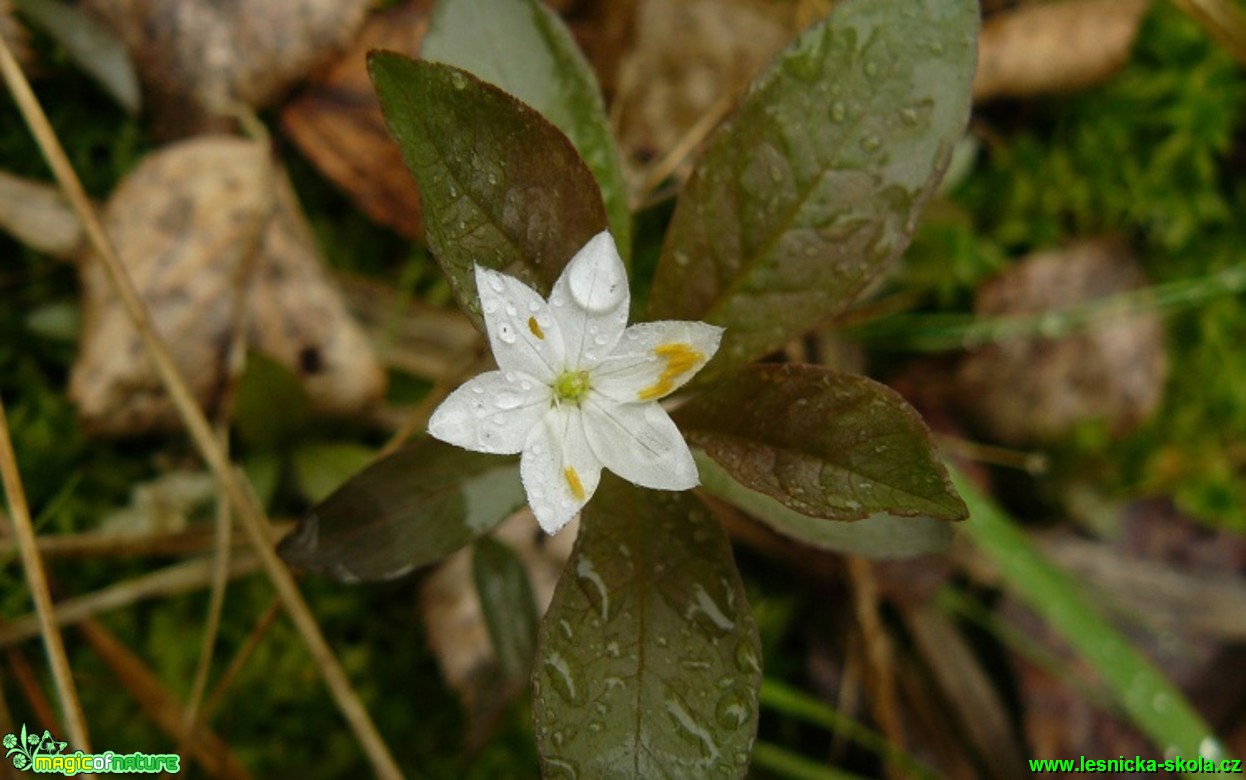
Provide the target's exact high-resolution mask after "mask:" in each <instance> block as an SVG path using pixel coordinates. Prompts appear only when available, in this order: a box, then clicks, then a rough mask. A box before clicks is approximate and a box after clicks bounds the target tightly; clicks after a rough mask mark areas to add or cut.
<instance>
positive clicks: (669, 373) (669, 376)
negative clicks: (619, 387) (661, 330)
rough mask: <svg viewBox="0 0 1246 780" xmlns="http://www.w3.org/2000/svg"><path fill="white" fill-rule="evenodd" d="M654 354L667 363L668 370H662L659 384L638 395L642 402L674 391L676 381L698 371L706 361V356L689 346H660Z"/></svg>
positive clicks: (654, 384)
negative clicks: (698, 367)
mask: <svg viewBox="0 0 1246 780" xmlns="http://www.w3.org/2000/svg"><path fill="white" fill-rule="evenodd" d="M653 354H654V355H657V356H658V357H660V358H662V359H663V360H665V361H666V368H665V369H663V370H662V375H661V376H659V377H658V381H657V382H655V383H653V384H652V385H650V386H649V387H646V388H645V389H644V390H641V391H640V392H639V393H638V394H637V396H636V397H637V399H638V400H640V401H652V400H653V399H655V398H661V397H662V396H664V395H666V394H667V393H669V392H670V391H671V390H674V389H675V380H676V379H678V378H679V377H680V376H682V375H684V374H686V373H688V372H689V371H692V370H694V369H696V367H697V366H698V365H699V364H700V363H701V361H702V360H704V359H705V356H704V355H702V354H701V353H700V352H697V351H696V350H694V349H693V348H692V347H690V346H688V345H687V344H660V345H658V346H657V347H654V349H653Z"/></svg>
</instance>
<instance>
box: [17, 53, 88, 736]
mask: <svg viewBox="0 0 1246 780" xmlns="http://www.w3.org/2000/svg"><path fill="white" fill-rule="evenodd" d="M5 54H6V55H7V54H8V51H7V50H5ZM0 476H2V477H3V479H4V492H5V495H6V496H8V499H9V519H11V520H12V521H13V532H14V534H15V535H16V536H17V546H18V550H19V551H20V552H21V555H22V569H23V570H24V571H25V572H26V582H27V583H28V584H29V585H30V595H31V598H32V599H34V602H35V613H36V615H37V616H38V620H39V633H41V634H42V635H43V647H44V649H45V650H46V651H47V654H48V663H49V664H50V665H51V667H52V679H53V680H54V681H55V683H56V696H57V698H58V699H59V700H60V705H61V712H62V713H64V716H65V725H66V728H67V729H68V733H69V739H70V740H71V741H72V742H73V745H74V747H75V748H77V749H78V750H81V751H83V752H84V753H89V752H90V751H91V742H90V739H89V737H88V734H87V719H86V715H85V714H84V713H83V712H82V702H80V701H78V690H77V688H75V687H74V676H73V673H72V672H70V670H69V657H68V656H66V655H65V643H64V642H63V641H62V639H61V633H60V631H58V630H57V628H56V624H55V623H54V622H53V619H52V614H53V608H52V594H51V592H50V591H49V590H48V577H47V573H46V572H44V570H43V559H42V558H40V557H39V550H38V549H37V547H36V545H35V529H34V526H33V525H31V522H30V507H29V506H27V504H26V491H25V489H24V488H23V487H22V477H21V475H20V474H19V473H18V471H17V455H16V454H15V453H14V452H13V441H12V439H10V437H9V420H8V417H7V415H5V413H4V401H3V400H0Z"/></svg>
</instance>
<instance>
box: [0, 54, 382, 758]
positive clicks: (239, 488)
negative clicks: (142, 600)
mask: <svg viewBox="0 0 1246 780" xmlns="http://www.w3.org/2000/svg"><path fill="white" fill-rule="evenodd" d="M0 71H3V76H4V79H5V82H6V83H7V84H8V86H9V90H10V92H12V94H13V98H14V102H15V103H16V104H17V106H18V108H19V110H20V111H21V113H22V116H23V118H24V119H25V120H26V123H27V125H28V126H29V127H30V130H31V133H32V135H33V136H34V138H35V141H36V142H37V143H38V145H39V148H40V150H41V151H42V153H43V156H44V157H45V158H46V160H47V162H48V164H49V166H50V167H51V168H52V173H53V175H54V176H55V178H56V180H57V183H58V184H59V185H60V186H61V188H62V190H63V191H64V193H65V196H66V197H67V198H68V199H69V201H70V203H71V204H73V207H74V210H75V211H76V212H77V214H78V217H79V219H81V220H82V223H83V226H84V228H85V229H86V233H87V238H88V240H89V241H90V243H91V247H92V249H93V250H94V251H95V253H96V255H97V256H98V257H99V259H100V261H101V262H103V263H104V267H105V270H106V272H107V275H108V278H109V280H110V283H111V284H112V286H113V289H114V291H115V292H116V293H117V295H118V297H119V298H120V299H121V302H122V305H123V306H124V307H125V310H126V312H127V314H128V315H129V316H130V318H131V320H132V321H133V324H134V326H135V328H136V330H137V331H138V332H139V335H140V336H141V337H142V340H143V344H144V346H145V348H146V351H147V354H148V356H149V357H150V359H151V360H152V363H153V364H154V365H155V367H156V370H157V373H158V374H159V375H160V379H161V382H162V384H163V385H164V388H165V391H166V392H167V393H168V394H169V397H170V399H171V401H172V403H173V404H174V406H175V407H176V408H177V410H178V414H179V416H180V418H181V420H182V422H183V424H184V425H185V426H186V429H187V431H188V433H189V434H190V437H191V439H192V440H193V441H194V443H195V446H196V448H197V449H198V450H199V452H200V454H201V455H202V456H203V458H204V460H205V461H206V462H207V464H208V466H209V467H210V468H211V469H212V472H213V474H214V475H215V476H216V478H217V480H218V481H219V482H220V484H221V488H222V490H223V491H224V492H225V495H226V496H227V497H228V499H229V502H230V504H231V505H232V506H233V508H234V511H235V512H237V514H238V519H239V521H240V522H241V524H242V526H243V528H244V529H245V530H246V533H247V535H248V537H249V538H250V539H251V543H252V545H253V546H254V548H255V550H256V553H257V554H258V555H259V558H260V562H261V563H262V565H263V568H264V571H265V573H266V574H267V575H268V577H269V579H270V580H271V581H272V583H273V586H274V587H275V588H276V590H277V594H278V595H279V596H280V597H281V601H282V604H283V605H284V606H285V608H286V611H287V612H288V613H289V615H290V619H291V620H292V621H293V623H294V625H295V628H296V629H297V631H298V633H299V635H300V636H301V637H302V639H303V641H304V643H306V645H307V647H308V650H309V652H310V653H311V655H312V658H313V659H314V660H315V662H316V665H317V667H318V668H319V669H320V672H321V676H322V677H323V678H324V681H325V685H326V686H327V687H328V688H329V692H330V694H331V695H332V696H333V699H334V702H335V703H336V704H337V707H338V709H339V710H340V711H341V713H342V715H343V717H344V718H345V719H346V722H347V724H348V725H349V726H350V728H351V730H352V732H353V733H354V735H355V738H356V739H357V740H358V741H359V744H360V747H361V748H362V750H363V751H364V753H365V754H366V755H367V757H368V760H369V761H370V762H371V764H372V767H373V769H374V771H375V772H376V773H377V775H378V776H380V777H383V778H398V777H402V771H401V770H400V769H399V768H398V764H397V763H396V762H395V761H394V758H393V755H392V754H391V753H390V751H389V748H388V747H387V746H386V745H385V742H384V740H383V739H382V738H381V735H380V732H378V731H377V728H376V725H375V724H374V723H373V722H372V719H371V717H370V716H369V715H368V712H367V710H366V709H365V708H364V706H363V702H362V701H361V700H360V699H359V696H358V694H357V693H355V690H354V688H352V687H351V684H350V680H349V679H348V678H347V677H346V672H345V671H344V670H343V669H342V666H341V664H340V663H339V662H338V660H337V657H336V656H335V655H334V653H333V649H332V648H331V647H330V646H329V643H328V642H327V641H326V640H325V638H324V635H323V634H322V633H321V631H320V626H319V624H318V623H317V622H316V618H315V616H314V615H312V612H311V609H310V608H309V607H308V606H307V602H306V601H304V600H303V596H302V593H301V592H300V591H299V589H298V584H297V583H296V582H295V580H294V576H293V575H292V574H291V572H290V570H289V569H288V568H287V567H286V566H285V564H284V563H283V562H282V561H281V559H280V558H278V557H277V553H276V550H275V549H274V545H273V540H272V538H271V536H270V534H271V531H270V529H269V527H268V525H267V521H266V519H265V518H264V516H263V512H262V510H261V509H260V508H259V507H258V506H257V502H256V501H255V500H254V497H253V495H252V494H251V492H250V491H249V490H248V489H247V487H246V486H244V484H243V483H242V481H241V480H239V478H238V475H237V474H236V473H235V471H234V470H233V468H232V464H231V463H230V461H229V459H228V457H227V456H226V455H225V453H224V452H222V450H221V448H220V446H219V444H218V442H217V441H216V438H215V436H214V434H213V431H212V426H211V425H210V424H209V422H208V420H207V418H206V417H205V416H204V414H203V411H202V410H201V409H200V408H199V406H198V404H196V402H195V399H194V396H193V394H192V393H191V390H190V388H189V386H188V385H187V383H186V380H185V378H184V377H183V376H182V374H181V372H180V371H179V370H178V368H177V365H176V363H175V362H174V360H173V356H172V353H171V352H170V350H169V347H168V345H167V344H166V343H165V341H164V339H163V338H162V337H161V336H160V334H159V333H158V332H157V331H156V328H155V324H154V322H153V320H152V317H151V313H150V311H148V309H147V306H146V304H145V303H144V302H143V299H142V297H141V296H140V295H139V293H138V290H137V289H136V287H135V284H134V281H133V279H132V278H131V277H130V274H129V272H128V271H127V270H126V267H125V265H124V264H123V263H122V262H121V259H120V258H119V257H118V256H117V252H116V250H115V248H114V247H113V245H112V242H111V241H110V240H109V238H108V235H107V234H106V233H105V231H104V227H103V224H102V223H101V222H100V219H99V217H98V215H97V214H96V213H95V209H94V207H93V206H92V205H91V201H90V200H89V199H88V198H87V195H86V192H85V191H84V190H83V188H82V183H81V182H80V181H79V180H78V177H77V175H76V174H75V173H74V170H73V167H72V166H71V165H70V163H69V159H68V158H67V157H66V155H65V152H64V150H63V149H62V148H61V145H60V142H59V140H58V139H57V137H56V134H55V132H54V131H53V130H52V126H51V124H50V123H49V122H48V119H47V116H46V114H44V112H43V109H42V107H41V106H40V105H39V102H38V100H37V99H36V98H35V96H34V93H33V92H32V91H31V89H30V84H29V82H28V81H27V80H26V77H25V74H23V73H22V71H21V68H20V67H19V66H18V64H17V62H16V61H15V60H14V59H13V56H12V54H11V53H10V51H9V49H8V46H7V45H5V44H4V43H3V41H0Z"/></svg>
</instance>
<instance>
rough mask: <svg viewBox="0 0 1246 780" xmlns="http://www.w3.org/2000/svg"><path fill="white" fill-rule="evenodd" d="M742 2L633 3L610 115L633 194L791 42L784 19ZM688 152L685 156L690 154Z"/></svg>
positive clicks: (662, 0)
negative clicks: (631, 32) (630, 41)
mask: <svg viewBox="0 0 1246 780" xmlns="http://www.w3.org/2000/svg"><path fill="white" fill-rule="evenodd" d="M777 5H781V4H768V5H763V4H760V3H756V2H750V1H749V0H639V2H638V8H637V11H636V30H635V45H634V47H633V48H632V50H631V51H630V52H629V53H628V54H627V55H625V56H624V58H623V61H622V63H621V64H620V66H619V88H618V94H617V96H616V103H615V106H614V108H613V113H614V115H615V116H616V117H617V118H618V122H617V125H618V136H619V142H620V146H621V147H622V150H623V159H624V167H625V174H626V175H627V178H628V181H629V184H631V186H632V188H633V190H635V189H637V188H638V187H639V186H640V184H641V182H642V181H643V179H644V178H645V169H646V167H647V166H648V165H649V163H651V162H653V161H654V160H657V159H660V158H662V157H663V156H665V155H666V154H667V153H668V152H670V151H671V150H672V149H674V148H675V147H676V146H677V145H678V144H679V143H680V142H681V141H682V140H683V139H684V138H685V136H687V135H688V133H689V131H690V130H691V129H692V128H693V127H694V126H695V125H697V123H698V120H701V119H702V117H705V116H706V115H709V114H712V113H714V112H717V113H719V114H723V113H725V112H724V111H723V109H724V108H725V107H727V106H729V105H730V104H731V102H732V101H733V100H734V98H735V97H736V96H737V95H738V94H740V92H742V91H743V89H744V87H745V86H747V84H748V83H749V81H750V80H751V79H752V77H753V76H754V75H755V74H756V73H757V72H758V71H759V70H760V69H761V68H762V66H764V65H765V64H766V63H767V62H769V61H770V59H771V58H772V57H773V56H774V55H775V54H776V53H777V52H778V51H779V49H781V48H782V47H783V45H784V44H785V43H787V41H788V40H789V39H790V38H791V37H792V32H793V31H792V29H791V27H790V21H789V19H788V17H787V15H786V13H785V12H784V11H783V10H782V9H780V8H777V7H774V6H777ZM689 151H691V150H689Z"/></svg>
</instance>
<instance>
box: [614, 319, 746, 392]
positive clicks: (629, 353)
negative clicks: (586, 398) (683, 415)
mask: <svg viewBox="0 0 1246 780" xmlns="http://www.w3.org/2000/svg"><path fill="white" fill-rule="evenodd" d="M722 334H723V329H722V328H720V327H718V326H716V325H706V324H705V323H704V322H645V323H641V324H639V325H633V326H632V327H630V328H628V329H627V330H626V331H625V332H624V333H623V338H621V339H620V340H619V345H618V346H617V347H615V349H614V351H613V352H611V353H610V354H609V355H608V356H607V357H606V358H605V359H604V360H602V361H601V362H600V363H599V364H598V365H597V366H596V367H594V368H593V370H592V384H593V389H594V390H596V391H598V392H599V393H601V394H602V395H603V396H605V397H606V398H609V399H610V400H612V401H615V402H617V403H628V402H635V401H656V400H658V399H659V398H665V397H666V396H667V395H670V394H671V393H673V392H674V391H676V390H678V389H679V388H680V387H682V386H683V385H684V383H685V382H687V381H688V380H689V379H691V378H692V376H693V375H694V374H695V373H696V372H698V371H700V370H701V368H702V366H704V365H705V364H706V362H708V361H709V359H710V358H711V357H713V356H714V353H715V352H717V351H718V344H719V342H721V341H722Z"/></svg>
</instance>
